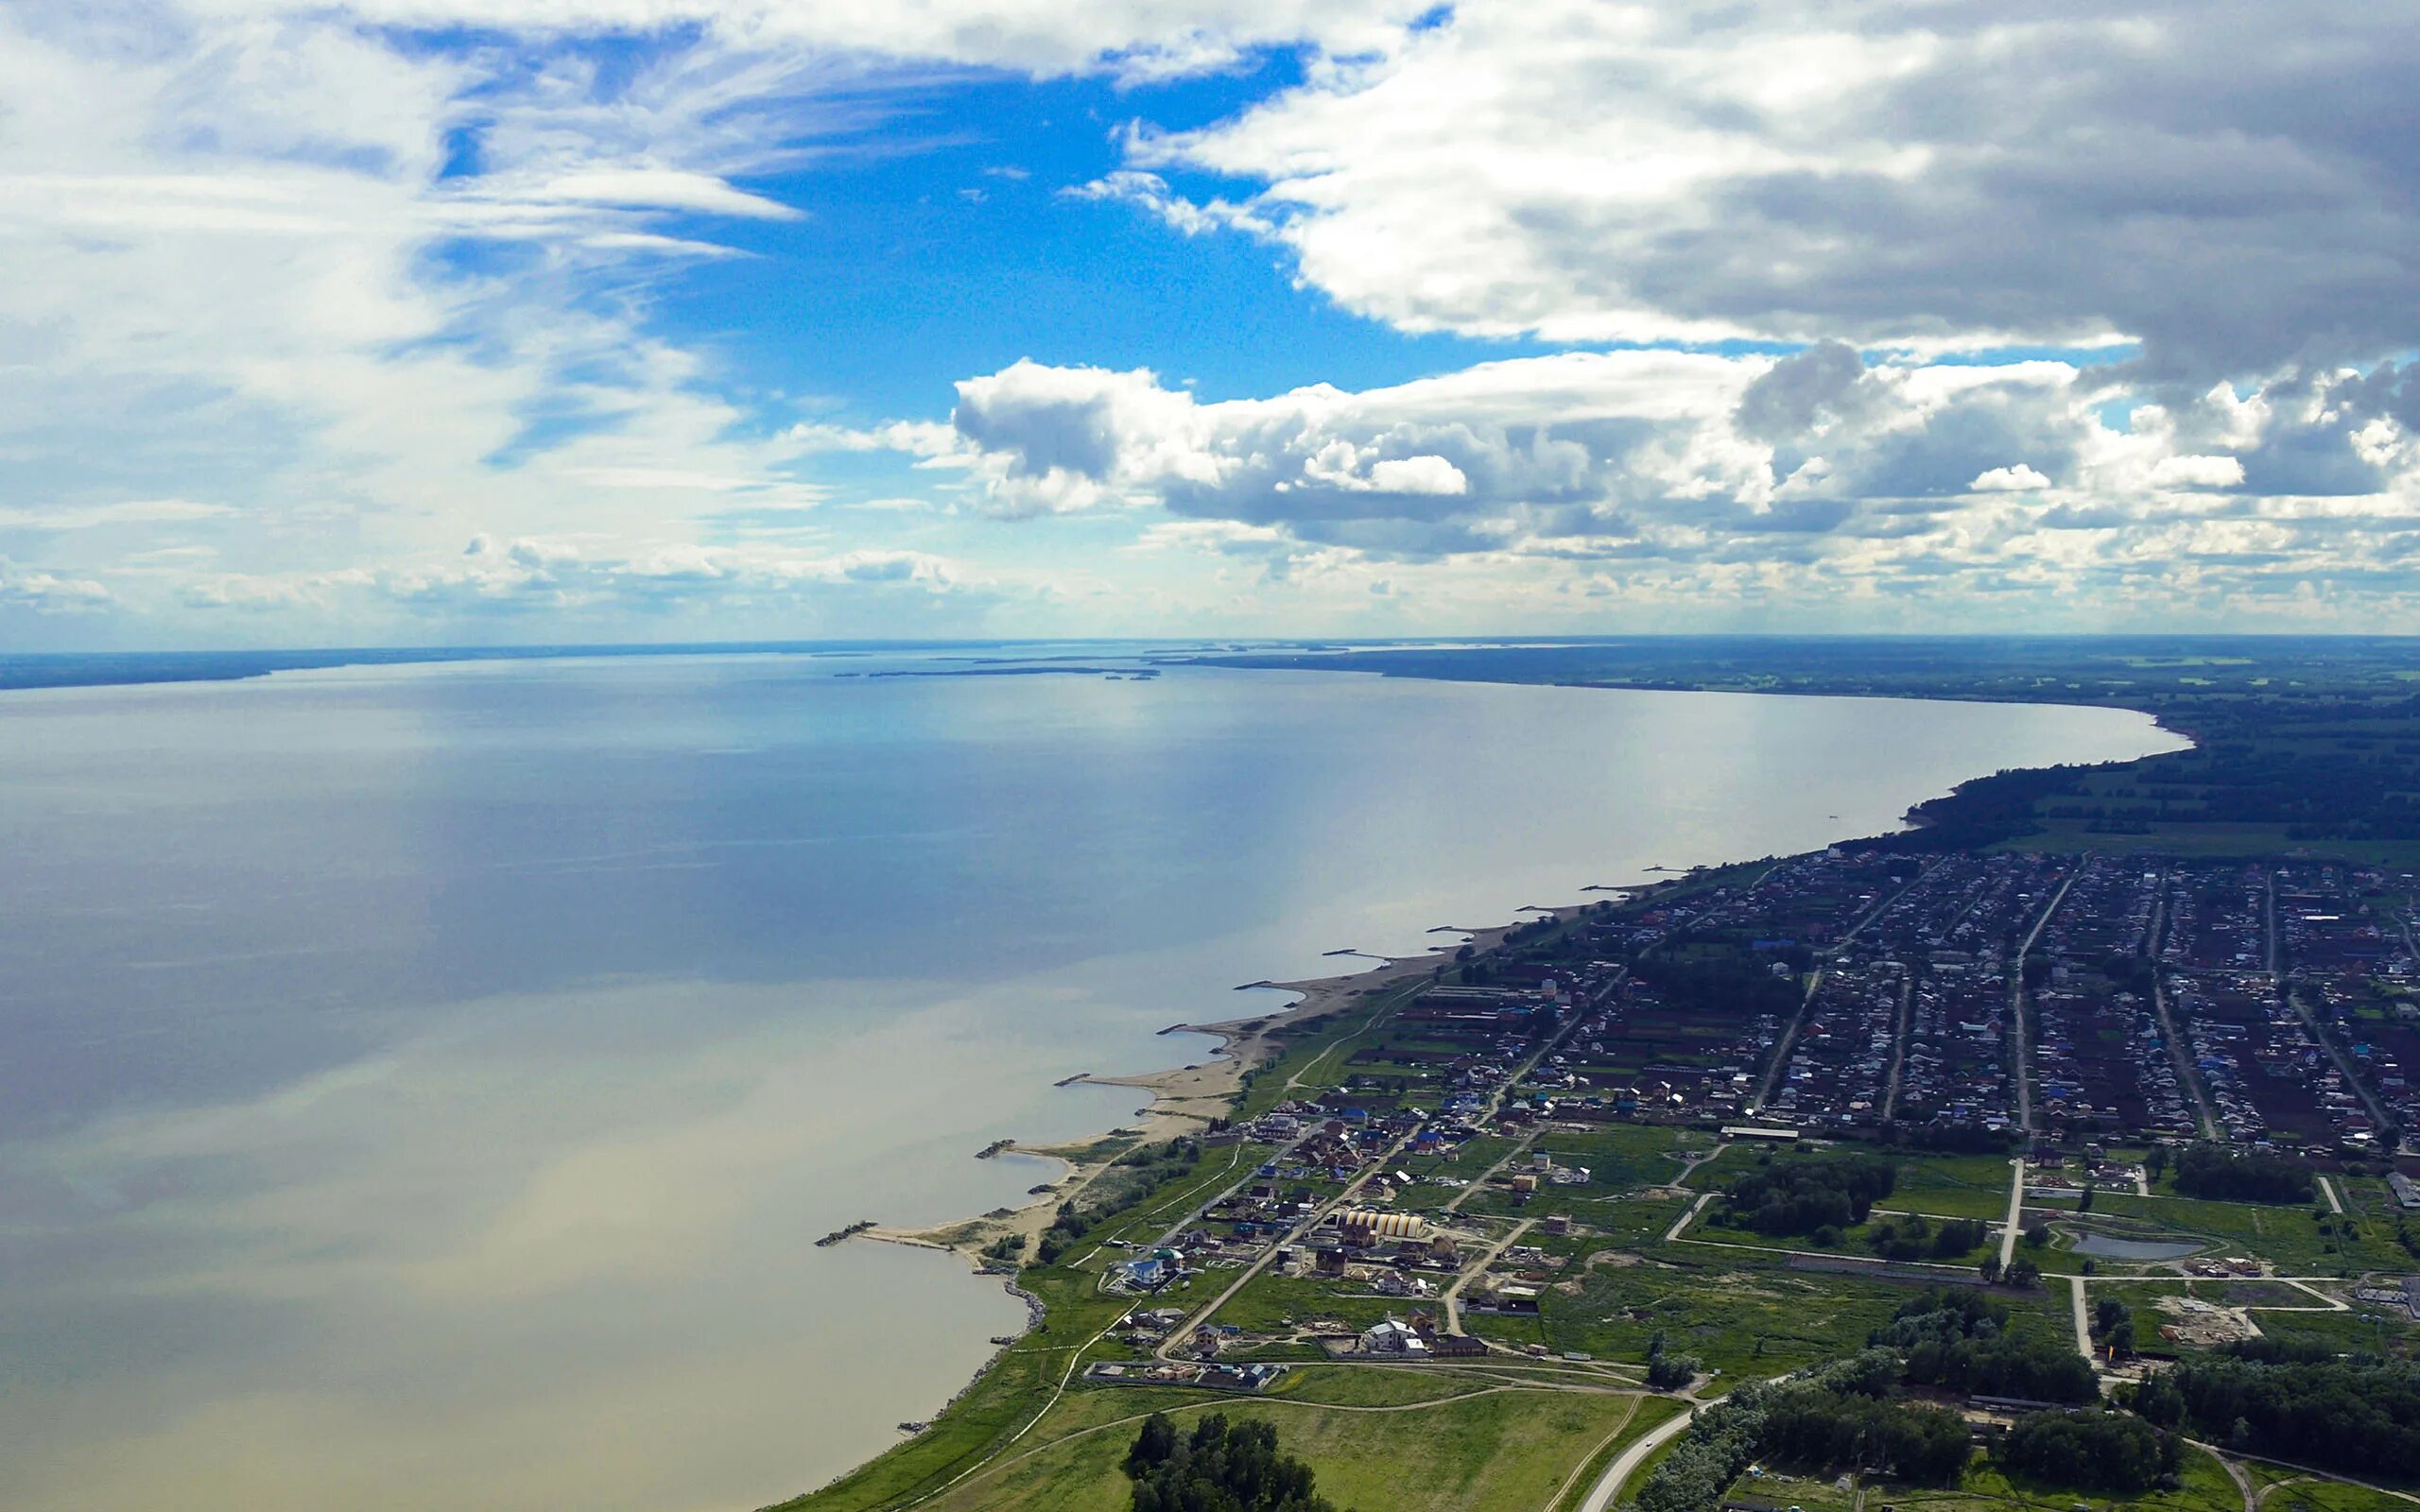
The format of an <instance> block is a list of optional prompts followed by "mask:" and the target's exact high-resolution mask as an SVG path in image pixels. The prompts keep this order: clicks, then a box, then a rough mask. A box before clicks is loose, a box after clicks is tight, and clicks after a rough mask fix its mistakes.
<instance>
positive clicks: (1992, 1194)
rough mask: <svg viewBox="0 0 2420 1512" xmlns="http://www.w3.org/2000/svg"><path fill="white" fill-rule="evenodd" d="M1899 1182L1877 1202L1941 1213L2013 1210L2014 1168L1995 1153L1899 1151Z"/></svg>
mask: <svg viewBox="0 0 2420 1512" xmlns="http://www.w3.org/2000/svg"><path fill="white" fill-rule="evenodd" d="M1893 1160H1896V1161H1897V1162H1898V1165H1899V1184H1898V1186H1897V1187H1896V1188H1895V1189H1893V1192H1892V1194H1890V1195H1889V1196H1887V1197H1885V1198H1883V1199H1882V1200H1881V1201H1880V1202H1878V1203H1876V1204H1875V1206H1876V1207H1879V1208H1895V1209H1898V1210H1900V1211H1906V1212H1923V1213H1930V1214H1932V1215H1933V1216H1935V1217H1941V1218H1988V1219H1990V1220H1992V1221H1993V1222H1994V1223H1997V1222H1998V1221H1999V1220H2000V1219H2002V1218H2004V1217H2006V1216H2007V1215H2008V1188H2009V1181H2010V1179H2011V1177H2013V1176H2014V1167H2012V1166H2011V1165H2010V1164H2009V1162H2008V1161H2007V1160H2005V1159H2004V1158H2002V1157H2000V1156H1997V1155H1894V1156H1893Z"/></svg>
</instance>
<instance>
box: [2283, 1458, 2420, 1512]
mask: <svg viewBox="0 0 2420 1512" xmlns="http://www.w3.org/2000/svg"><path fill="white" fill-rule="evenodd" d="M2244 1469H2247V1470H2248V1471H2250V1472H2251V1475H2252V1484H2253V1485H2254V1486H2256V1487H2258V1489H2259V1495H2260V1512H2411V1507H2412V1505H2413V1503H2412V1502H2411V1499H2410V1498H2408V1497H2401V1496H2396V1495H2394V1494H2393V1493H2391V1492H2387V1491H2373V1490H2371V1489H2370V1488H2369V1487H2368V1486H2346V1485H2344V1484H2343V1483H2342V1482H2340V1481H2322V1480H2316V1479H2313V1478H2312V1477H2310V1476H2308V1475H2305V1474H2304V1473H2302V1472H2301V1471H2300V1470H2290V1469H2284V1468H2283V1467H2281V1466H2276V1465H2262V1464H2259V1463H2257V1462H2255V1463H2253V1464H2249V1465H2247V1466H2245V1467H2244Z"/></svg>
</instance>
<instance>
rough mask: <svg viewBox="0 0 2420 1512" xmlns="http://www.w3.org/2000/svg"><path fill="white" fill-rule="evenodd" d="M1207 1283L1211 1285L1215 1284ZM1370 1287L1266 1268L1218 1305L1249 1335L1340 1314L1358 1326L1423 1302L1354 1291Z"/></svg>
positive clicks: (1228, 1320) (1227, 1320)
mask: <svg viewBox="0 0 2420 1512" xmlns="http://www.w3.org/2000/svg"><path fill="white" fill-rule="evenodd" d="M1212 1280H1218V1278H1217V1277H1215V1276H1214V1277H1213V1278H1212ZM1202 1284H1203V1285H1205V1286H1208V1285H1210V1284H1211V1282H1210V1281H1204V1282H1203V1283H1202ZM1219 1284H1220V1285H1224V1284H1225V1282H1223V1281H1219ZM1214 1290H1215V1288H1214ZM1368 1291H1369V1286H1368V1284H1367V1283H1366V1282H1352V1281H1326V1280H1314V1279H1312V1278H1310V1277H1307V1276H1304V1277H1294V1276H1280V1275H1278V1274H1276V1272H1275V1271H1274V1270H1273V1269H1271V1270H1264V1271H1262V1272H1261V1273H1260V1274H1259V1275H1257V1276H1255V1277H1253V1279H1252V1280H1251V1281H1250V1282H1249V1283H1248V1284H1246V1285H1245V1287H1244V1289H1243V1290H1242V1291H1239V1292H1237V1293H1236V1295H1235V1296H1234V1297H1230V1298H1228V1300H1227V1305H1226V1306H1224V1307H1221V1308H1220V1309H1219V1314H1218V1320H1219V1322H1221V1323H1232V1324H1234V1325H1236V1327H1237V1328H1239V1329H1242V1330H1243V1331H1244V1332H1247V1333H1274V1332H1279V1331H1281V1330H1284V1329H1288V1328H1291V1327H1295V1326H1299V1325H1301V1324H1304V1323H1307V1322H1309V1321H1310V1320H1311V1319H1313V1318H1315V1317H1332V1318H1340V1319H1342V1320H1343V1321H1344V1322H1347V1323H1350V1324H1351V1325H1353V1327H1354V1328H1355V1329H1357V1330H1358V1329H1364V1328H1367V1327H1369V1326H1370V1325H1371V1324H1373V1323H1375V1322H1377V1321H1378V1320H1379V1319H1380V1318H1383V1317H1385V1316H1386V1315H1387V1314H1389V1313H1390V1312H1392V1313H1393V1314H1395V1315H1397V1316H1398V1317H1400V1316H1401V1315H1402V1314H1404V1312H1405V1311H1406V1310H1407V1309H1409V1308H1412V1307H1418V1306H1422V1305H1424V1304H1423V1303H1422V1302H1421V1301H1419V1300H1418V1299H1416V1298H1412V1297H1370V1296H1367V1295H1355V1294H1366V1293H1367V1292H1368ZM1426 1305H1428V1306H1432V1307H1433V1306H1434V1305H1435V1304H1434V1303H1428V1304H1426Z"/></svg>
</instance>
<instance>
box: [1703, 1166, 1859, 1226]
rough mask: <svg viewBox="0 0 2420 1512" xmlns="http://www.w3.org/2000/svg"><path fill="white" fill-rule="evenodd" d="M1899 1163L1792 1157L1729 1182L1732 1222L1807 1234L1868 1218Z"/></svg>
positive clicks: (1726, 1194)
mask: <svg viewBox="0 0 2420 1512" xmlns="http://www.w3.org/2000/svg"><path fill="white" fill-rule="evenodd" d="M1898 1180H1899V1171H1898V1167H1896V1166H1894V1165H1893V1164H1892V1163H1891V1162H1890V1161H1888V1160H1878V1159H1876V1158H1875V1157H1874V1156H1871V1155H1820V1156H1790V1157H1785V1158H1783V1159H1781V1160H1774V1161H1773V1162H1772V1163H1771V1164H1770V1165H1760V1166H1758V1167H1756V1168H1755V1170H1753V1171H1750V1172H1748V1173H1746V1174H1745V1175H1743V1176H1741V1177H1738V1178H1737V1179H1736V1180H1734V1181H1733V1182H1732V1183H1731V1186H1730V1187H1729V1189H1728V1190H1727V1191H1726V1192H1725V1193H1724V1195H1725V1196H1727V1197H1728V1198H1730V1203H1731V1206H1730V1210H1729V1214H1730V1221H1731V1222H1734V1223H1737V1224H1739V1225H1741V1226H1743V1227H1745V1228H1749V1229H1755V1231H1756V1232H1758V1233H1761V1234H1794V1233H1806V1232H1809V1231H1811V1230H1813V1229H1824V1228H1830V1229H1845V1228H1848V1227H1849V1226H1851V1225H1852V1224H1860V1223H1863V1222H1865V1219H1866V1215H1867V1214H1868V1213H1869V1212H1871V1211H1873V1209H1874V1205H1875V1203H1876V1202H1877V1201H1879V1200H1880V1199H1882V1198H1884V1197H1887V1196H1889V1195H1890V1194H1891V1189H1892V1188H1893V1187H1894V1186H1896V1185H1897V1184H1898Z"/></svg>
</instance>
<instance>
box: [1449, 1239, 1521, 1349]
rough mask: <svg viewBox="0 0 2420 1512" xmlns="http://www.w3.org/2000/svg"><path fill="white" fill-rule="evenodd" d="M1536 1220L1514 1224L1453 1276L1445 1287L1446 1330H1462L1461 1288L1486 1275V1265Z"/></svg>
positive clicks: (1457, 1331) (1493, 1260) (1511, 1245)
mask: <svg viewBox="0 0 2420 1512" xmlns="http://www.w3.org/2000/svg"><path fill="white" fill-rule="evenodd" d="M1537 1221H1538V1220H1536V1219H1535V1218H1524V1219H1522V1220H1521V1221H1520V1222H1519V1223H1516V1224H1514V1225H1513V1231H1512V1232H1511V1233H1509V1234H1506V1235H1505V1236H1504V1237H1503V1238H1501V1239H1499V1240H1497V1241H1496V1242H1495V1244H1494V1245H1492V1246H1489V1247H1488V1251H1487V1253H1486V1254H1484V1255H1481V1256H1479V1257H1478V1260H1476V1261H1474V1262H1473V1263H1471V1264H1470V1265H1469V1266H1467V1267H1465V1268H1464V1270H1463V1271H1462V1273H1461V1275H1459V1276H1457V1277H1455V1278H1454V1284H1453V1285H1451V1286H1448V1287H1446V1288H1445V1297H1444V1302H1445V1332H1448V1333H1460V1332H1462V1288H1463V1287H1465V1286H1468V1285H1469V1284H1470V1283H1471V1279H1472V1278H1473V1277H1476V1276H1484V1275H1486V1274H1487V1267H1489V1266H1490V1265H1493V1264H1495V1257H1496V1256H1498V1255H1500V1254H1502V1253H1504V1252H1505V1251H1506V1250H1508V1249H1510V1248H1512V1247H1513V1241H1515V1240H1517V1239H1519V1238H1520V1237H1521V1236H1522V1235H1523V1234H1526V1233H1528V1232H1529V1231H1530V1227H1531V1226H1532V1225H1534V1224H1535V1223H1536V1222H1537Z"/></svg>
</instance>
